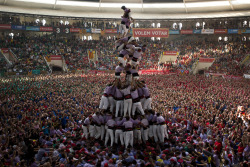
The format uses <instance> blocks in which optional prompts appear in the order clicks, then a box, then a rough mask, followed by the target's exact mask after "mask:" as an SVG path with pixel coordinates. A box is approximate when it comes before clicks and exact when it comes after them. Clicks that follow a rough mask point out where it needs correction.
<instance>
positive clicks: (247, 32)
mask: <svg viewBox="0 0 250 167" xmlns="http://www.w3.org/2000/svg"><path fill="white" fill-rule="evenodd" d="M241 32H242V33H243V34H249V33H250V29H249V28H248V29H243V30H241Z"/></svg>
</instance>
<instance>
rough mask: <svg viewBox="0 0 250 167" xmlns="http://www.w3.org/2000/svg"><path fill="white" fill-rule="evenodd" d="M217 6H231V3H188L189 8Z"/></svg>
mask: <svg viewBox="0 0 250 167" xmlns="http://www.w3.org/2000/svg"><path fill="white" fill-rule="evenodd" d="M216 6H230V3H229V1H210V2H192V3H186V7H187V8H197V7H204V8H205V7H216Z"/></svg>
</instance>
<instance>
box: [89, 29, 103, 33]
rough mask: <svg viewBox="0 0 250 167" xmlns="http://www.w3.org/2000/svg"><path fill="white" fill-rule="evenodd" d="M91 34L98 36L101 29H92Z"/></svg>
mask: <svg viewBox="0 0 250 167" xmlns="http://www.w3.org/2000/svg"><path fill="white" fill-rule="evenodd" d="M91 32H92V33H94V34H100V33H101V29H96V28H92V29H91Z"/></svg>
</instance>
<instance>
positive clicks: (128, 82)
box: [126, 74, 132, 84]
mask: <svg viewBox="0 0 250 167" xmlns="http://www.w3.org/2000/svg"><path fill="white" fill-rule="evenodd" d="M126 81H127V82H126V84H130V83H131V82H132V74H127V76H126Z"/></svg>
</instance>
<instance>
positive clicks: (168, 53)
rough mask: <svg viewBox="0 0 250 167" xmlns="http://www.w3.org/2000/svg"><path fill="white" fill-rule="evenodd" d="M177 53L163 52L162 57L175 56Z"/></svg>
mask: <svg viewBox="0 0 250 167" xmlns="http://www.w3.org/2000/svg"><path fill="white" fill-rule="evenodd" d="M177 53H178V52H177V51H165V52H163V55H164V56H176V55H177Z"/></svg>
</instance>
